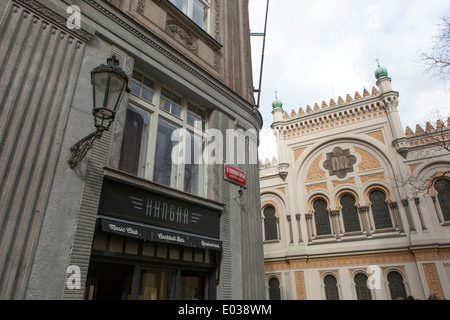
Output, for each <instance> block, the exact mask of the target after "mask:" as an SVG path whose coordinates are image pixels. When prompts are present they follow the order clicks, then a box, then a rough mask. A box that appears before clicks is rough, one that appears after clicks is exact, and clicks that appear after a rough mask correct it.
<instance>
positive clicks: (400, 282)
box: [387, 271, 407, 300]
mask: <svg viewBox="0 0 450 320" xmlns="http://www.w3.org/2000/svg"><path fill="white" fill-rule="evenodd" d="M387 280H388V283H389V291H390V293H391V298H392V300H397V299H398V298H403V299H406V298H407V295H406V288H405V283H404V279H403V276H402V275H401V274H400V273H399V272H397V271H391V272H389V274H388V276H387Z"/></svg>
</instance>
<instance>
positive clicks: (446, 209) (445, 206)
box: [434, 179, 450, 221]
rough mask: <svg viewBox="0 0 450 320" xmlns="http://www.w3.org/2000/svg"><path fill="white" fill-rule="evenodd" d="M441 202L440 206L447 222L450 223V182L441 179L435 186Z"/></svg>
mask: <svg viewBox="0 0 450 320" xmlns="http://www.w3.org/2000/svg"><path fill="white" fill-rule="evenodd" d="M434 188H435V189H436V191H437V193H438V195H437V197H438V200H439V205H440V207H441V210H442V214H443V215H444V220H445V221H450V181H448V180H446V179H441V180H438V181H436V183H435V184H434Z"/></svg>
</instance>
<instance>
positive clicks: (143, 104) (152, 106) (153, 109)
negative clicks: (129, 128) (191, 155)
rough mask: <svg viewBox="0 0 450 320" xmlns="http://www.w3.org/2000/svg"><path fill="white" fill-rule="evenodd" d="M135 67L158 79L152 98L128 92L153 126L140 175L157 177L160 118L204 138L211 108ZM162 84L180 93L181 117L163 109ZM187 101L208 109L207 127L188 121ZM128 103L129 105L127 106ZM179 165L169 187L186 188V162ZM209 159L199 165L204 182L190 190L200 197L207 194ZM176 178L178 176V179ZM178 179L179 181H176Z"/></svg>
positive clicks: (150, 179)
mask: <svg viewBox="0 0 450 320" xmlns="http://www.w3.org/2000/svg"><path fill="white" fill-rule="evenodd" d="M136 71H138V72H139V73H141V74H143V75H144V76H146V77H147V78H149V79H151V80H152V81H154V83H155V88H154V93H153V101H151V102H150V101H148V100H145V99H143V98H141V97H139V96H137V95H135V94H132V93H130V95H129V103H132V104H133V105H135V106H137V107H139V108H142V109H143V110H144V111H146V112H149V113H150V116H151V118H150V128H149V139H148V146H147V158H146V159H147V160H146V164H145V173H144V175H143V176H138V177H140V178H143V179H145V180H149V181H154V172H155V157H156V139H157V136H158V125H159V119H163V120H164V121H166V122H168V123H170V124H171V125H174V126H176V127H178V128H180V129H181V128H182V129H186V130H187V131H188V132H189V133H191V134H196V136H197V137H198V136H199V135H200V134H201V138H202V139H203V137H204V133H205V131H206V130H207V125H208V123H207V117H208V112H207V110H206V109H205V108H203V107H201V106H200V105H199V104H198V103H196V102H195V101H192V100H191V99H188V98H186V97H184V96H183V95H182V94H180V93H179V92H177V91H175V90H173V89H172V88H170V87H169V86H167V85H165V84H163V83H161V82H160V81H157V80H156V79H154V78H152V77H150V76H149V75H148V74H146V73H145V72H144V71H142V70H140V69H138V68H136ZM162 88H164V89H166V90H168V91H170V92H172V93H173V94H176V95H177V96H179V97H181V99H182V101H181V115H180V117H177V116H175V115H173V114H171V113H169V112H167V111H165V110H164V109H162V108H160V102H161V91H162ZM188 103H189V104H191V105H193V106H195V107H196V108H198V109H200V110H202V111H203V112H204V113H205V119H204V123H205V128H204V130H201V129H198V128H195V129H194V127H193V126H192V125H191V124H189V123H188V122H187V112H188ZM127 107H128V106H127ZM175 166H177V168H176V171H177V173H176V177H174V176H173V175H171V185H170V186H169V187H171V188H173V189H176V190H179V191H182V192H184V171H185V170H184V164H179V165H175ZM206 169H207V168H206V163H205V159H203V157H202V165H200V169H199V175H200V179H202V180H201V181H202V182H201V183H200V184H199V187H198V192H197V193H191V194H193V195H195V196H199V197H206V194H207V192H206V191H207V179H206ZM175 178H176V179H175ZM175 181H176V183H175Z"/></svg>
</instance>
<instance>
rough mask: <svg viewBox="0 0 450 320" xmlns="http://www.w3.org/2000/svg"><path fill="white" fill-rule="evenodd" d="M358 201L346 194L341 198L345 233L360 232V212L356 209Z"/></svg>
mask: <svg viewBox="0 0 450 320" xmlns="http://www.w3.org/2000/svg"><path fill="white" fill-rule="evenodd" d="M355 204H356V200H355V198H354V197H353V196H351V195H349V194H346V195H344V196H342V198H341V206H342V218H343V220H344V229H345V232H353V231H360V230H361V225H360V223H359V217H358V211H357V209H356V206H355Z"/></svg>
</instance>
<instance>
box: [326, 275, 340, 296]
mask: <svg viewBox="0 0 450 320" xmlns="http://www.w3.org/2000/svg"><path fill="white" fill-rule="evenodd" d="M323 284H324V286H325V297H326V300H339V288H338V282H337V279H336V277H335V276H333V275H331V274H329V275H327V276H325V278H323Z"/></svg>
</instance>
